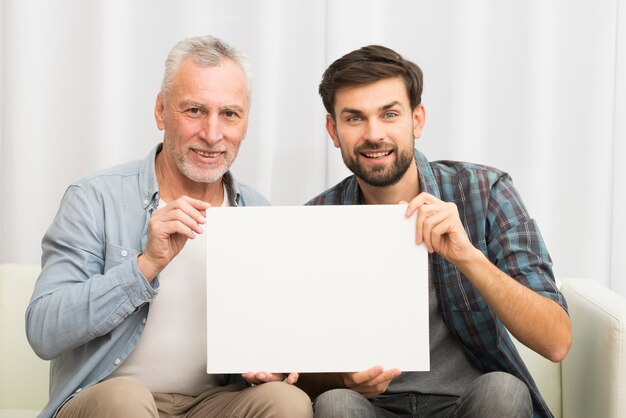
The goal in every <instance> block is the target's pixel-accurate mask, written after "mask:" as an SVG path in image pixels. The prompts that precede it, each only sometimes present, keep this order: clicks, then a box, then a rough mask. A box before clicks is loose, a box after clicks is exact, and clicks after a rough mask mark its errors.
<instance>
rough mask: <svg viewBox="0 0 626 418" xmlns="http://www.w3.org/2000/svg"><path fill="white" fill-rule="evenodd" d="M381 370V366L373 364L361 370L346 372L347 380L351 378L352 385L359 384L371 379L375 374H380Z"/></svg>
mask: <svg viewBox="0 0 626 418" xmlns="http://www.w3.org/2000/svg"><path fill="white" fill-rule="evenodd" d="M382 372H383V368H382V367H381V366H374V367H372V368H370V369H367V370H365V371H363V372H356V373H348V375H349V380H351V381H352V383H353V384H354V385H360V384H362V383H364V382H367V381H369V380H372V379H373V378H375V377H376V376H378V375H380V374H381V373H382Z"/></svg>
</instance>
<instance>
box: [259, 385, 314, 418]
mask: <svg viewBox="0 0 626 418" xmlns="http://www.w3.org/2000/svg"><path fill="white" fill-rule="evenodd" d="M254 389H255V390H256V400H257V402H259V405H258V407H259V409H260V410H263V411H265V412H266V414H264V415H263V416H267V417H290V418H291V417H297V418H300V417H302V418H311V417H312V416H313V408H312V407H311V399H310V398H309V396H308V395H307V394H306V393H305V392H304V391H302V390H301V389H300V388H298V387H296V386H294V385H290V384H287V383H284V382H269V383H264V384H262V385H259V386H256V387H255V388H254Z"/></svg>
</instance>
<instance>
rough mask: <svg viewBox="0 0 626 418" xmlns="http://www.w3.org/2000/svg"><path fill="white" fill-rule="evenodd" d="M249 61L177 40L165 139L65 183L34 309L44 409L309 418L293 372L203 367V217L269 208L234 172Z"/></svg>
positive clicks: (221, 46) (159, 103)
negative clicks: (43, 365)
mask: <svg viewBox="0 0 626 418" xmlns="http://www.w3.org/2000/svg"><path fill="white" fill-rule="evenodd" d="M247 68H248V63H247V60H246V58H245V57H244V56H243V55H242V54H241V53H239V52H238V51H237V50H235V49H233V48H232V47H230V46H229V45H227V44H226V43H225V42H223V41H221V40H220V39H217V38H214V37H211V36H205V37H199V38H190V39H186V40H183V41H181V42H179V43H178V44H177V45H176V46H175V47H174V48H173V49H172V50H171V51H170V54H169V56H168V58H167V61H166V66H165V75H164V78H163V84H162V88H161V92H160V93H159V94H158V97H157V99H156V106H155V111H154V113H155V117H156V122H157V126H158V127H159V129H161V130H163V131H164V136H163V143H162V144H159V145H158V146H157V147H155V148H154V149H153V150H152V151H151V152H150V153H149V154H148V156H147V157H146V159H145V160H143V161H136V162H132V163H128V164H125V165H121V166H118V167H114V168H111V169H108V170H105V171H103V172H99V173H95V174H93V175H90V176H88V177H85V178H83V179H82V180H79V181H78V182H76V183H74V184H72V185H71V186H70V187H69V188H68V190H67V192H66V193H65V196H64V197H63V201H62V202H61V207H60V209H59V212H58V214H57V216H56V218H55V220H54V222H53V223H52V225H51V226H50V228H49V229H48V231H47V233H46V235H45V237H44V239H43V244H42V246H43V257H42V272H41V276H40V277H39V280H38V282H37V285H36V288H35V290H34V293H33V297H32V300H31V303H30V306H29V307H28V310H27V314H26V319H27V323H26V330H27V335H28V338H29V341H30V343H31V345H32V346H33V348H34V350H35V351H36V352H37V354H38V355H39V356H41V357H42V358H45V359H51V360H52V364H51V379H50V380H51V390H50V402H49V403H48V405H47V406H46V407H45V409H44V411H43V412H42V414H41V415H40V416H41V417H44V418H49V417H52V416H56V417H59V418H74V417H76V418H78V417H84V418H94V417H98V418H99V417H111V418H113V417H133V418H142V417H159V416H161V417H173V416H176V417H192V416H193V417H203V418H206V417H224V416H233V417H244V416H254V417H267V418H269V417H310V416H312V409H311V401H310V399H309V397H308V396H307V395H306V394H305V393H304V392H302V391H301V390H300V389H298V388H297V387H295V386H293V385H291V384H290V383H294V382H295V380H296V379H297V377H298V376H297V374H295V373H294V374H290V375H289V376H285V375H283V374H282V373H278V374H272V373H247V374H246V375H244V377H245V378H246V380H248V383H254V384H257V385H256V386H252V387H249V384H246V382H245V381H244V380H243V379H242V376H232V375H207V373H206V341H207V335H206V320H207V318H206V309H205V307H206V288H205V277H206V267H205V264H206V257H205V256H204V255H205V246H203V243H202V240H201V239H198V236H199V235H201V234H203V227H202V225H203V224H204V223H205V217H204V216H205V214H206V211H207V210H209V207H210V206H246V205H266V204H268V202H267V200H266V199H265V198H264V197H263V196H261V195H260V194H259V193H257V192H256V191H254V190H252V189H251V188H249V187H247V186H245V185H243V184H239V183H237V182H236V181H235V180H234V179H233V177H232V176H231V174H230V172H229V167H230V166H231V164H232V163H233V161H234V160H235V157H236V156H237V153H238V151H239V146H240V145H241V141H242V140H243V138H244V136H245V134H246V130H247V126H248V111H249V108H250V85H249V75H248V72H247V71H248V70H247ZM206 233H207V234H210V233H211V231H206ZM208 274H211V272H210V271H209V272H208ZM226 319H227V318H214V320H216V321H220V320H226ZM251 350H254V348H251ZM285 378H286V379H287V382H288V383H287V382H282V380H283V379H285ZM264 382H267V383H264ZM261 383H264V384H261Z"/></svg>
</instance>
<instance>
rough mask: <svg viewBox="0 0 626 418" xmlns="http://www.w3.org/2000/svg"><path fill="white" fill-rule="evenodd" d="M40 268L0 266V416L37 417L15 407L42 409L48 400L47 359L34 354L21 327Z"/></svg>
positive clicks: (31, 265) (20, 265)
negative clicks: (0, 354)
mask: <svg viewBox="0 0 626 418" xmlns="http://www.w3.org/2000/svg"><path fill="white" fill-rule="evenodd" d="M39 270H40V269H39V266H38V265H34V264H2V265H0V353H2V356H0V411H2V412H1V413H0V417H9V416H10V417H12V418H18V417H29V416H36V415H32V414H31V415H28V413H27V412H24V413H25V414H26V415H23V414H22V412H19V414H18V413H17V412H14V410H18V409H27V410H28V409H30V410H36V409H39V410H41V409H42V408H43V407H44V405H45V404H46V403H47V401H48V379H49V377H48V376H49V371H48V370H49V366H48V362H47V361H44V360H41V359H40V358H39V357H37V356H36V355H35V353H34V352H33V350H32V349H31V347H30V345H29V344H28V341H27V340H26V332H25V329H24V323H25V322H24V314H25V312H26V307H27V306H28V302H29V300H30V297H31V294H32V291H33V287H34V285H35V281H36V280H37V276H38V275H39ZM9 410H10V412H7V411H9ZM7 414H9V415H7ZM10 414H13V415H10ZM20 414H22V415H20Z"/></svg>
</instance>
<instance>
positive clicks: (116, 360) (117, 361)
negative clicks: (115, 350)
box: [113, 358, 122, 366]
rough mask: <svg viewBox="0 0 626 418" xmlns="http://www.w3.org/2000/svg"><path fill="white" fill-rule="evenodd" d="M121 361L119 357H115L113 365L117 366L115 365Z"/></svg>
mask: <svg viewBox="0 0 626 418" xmlns="http://www.w3.org/2000/svg"><path fill="white" fill-rule="evenodd" d="M121 362H122V360H120V359H118V358H116V359H115V361H114V362H113V364H115V365H116V366H117V365H118V364H120V363H121Z"/></svg>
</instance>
